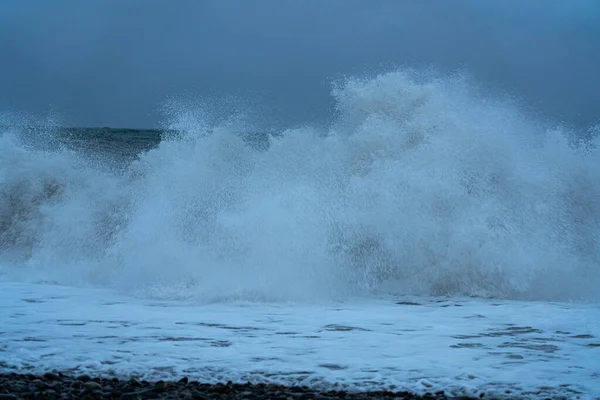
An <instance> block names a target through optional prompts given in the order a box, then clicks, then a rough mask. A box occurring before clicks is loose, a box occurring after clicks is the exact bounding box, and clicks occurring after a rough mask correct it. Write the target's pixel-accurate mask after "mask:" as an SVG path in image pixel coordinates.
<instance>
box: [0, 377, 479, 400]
mask: <svg viewBox="0 0 600 400" xmlns="http://www.w3.org/2000/svg"><path fill="white" fill-rule="evenodd" d="M479 398H484V399H491V397H486V396H484V395H480V396H479V397H478V398H475V397H448V396H447V395H446V394H445V393H444V392H441V391H440V392H436V393H425V394H424V395H422V396H421V395H417V394H414V393H410V392H390V391H370V392H351V391H321V390H316V389H311V388H308V387H304V386H285V385H276V384H263V383H259V384H252V383H250V382H248V383H245V384H234V383H231V382H227V383H217V384H204V383H200V382H197V381H191V380H189V379H188V378H187V377H184V378H181V379H180V380H179V381H162V380H161V381H153V382H149V381H142V380H137V379H135V378H131V379H129V380H123V379H117V378H101V377H92V376H89V375H80V376H72V375H65V374H62V373H60V372H59V373H50V372H49V373H46V374H44V375H33V374H17V373H2V374H0V400H16V399H57V400H58V399H136V400H137V399H265V400H267V399H285V400H311V399H315V400H316V399H320V400H327V399H345V400H366V399H404V400H421V399H422V400H425V399H427V400H433V399H435V400H450V399H454V400H458V399H460V400H475V399H479Z"/></svg>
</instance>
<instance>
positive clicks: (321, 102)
mask: <svg viewBox="0 0 600 400" xmlns="http://www.w3.org/2000/svg"><path fill="white" fill-rule="evenodd" d="M424 64H432V65H434V66H436V67H437V68H439V69H442V70H455V69H457V68H461V69H466V70H467V71H469V72H470V73H471V74H472V75H474V76H475V77H476V78H477V79H478V80H480V81H481V82H483V83H484V84H486V85H491V86H494V87H496V88H499V89H501V90H507V91H509V92H512V93H513V94H515V95H517V96H521V97H522V99H523V100H524V101H526V102H528V103H529V104H530V105H531V106H533V107H535V108H537V109H538V111H540V112H541V113H543V114H546V115H548V116H550V117H551V118H555V119H559V120H564V121H566V122H572V123H577V124H584V125H585V124H590V123H593V122H594V121H597V120H598V118H599V116H600V73H599V72H598V71H600V2H599V1H597V0H527V1H518V0H495V1H492V0H489V1H478V0H453V1H449V0H360V1H359V0H335V1H334V0H302V1H301V0H210V1H209V0H207V1H201V0H176V1H166V0H161V1H159V0H85V1H81V0H53V1H33V0H30V1H28V0H2V1H0V109H3V110H19V111H26V112H31V113H43V112H45V111H48V110H49V109H53V110H56V111H58V112H60V113H61V114H62V115H63V116H64V117H65V120H66V121H67V123H68V124H72V125H79V126H81V125H85V126H114V127H152V126H155V125H156V123H157V120H158V118H159V115H158V113H157V112H156V110H157V108H158V107H160V105H161V104H162V103H163V102H164V100H165V99H166V98H167V97H169V96H187V97H206V96H209V97H210V96H220V95H237V96H241V97H244V98H247V99H249V100H251V101H252V102H254V103H255V104H260V105H261V107H262V109H263V111H264V112H265V113H266V114H269V115H271V116H274V117H276V118H278V119H279V120H282V121H286V122H290V123H301V122H306V121H314V120H319V119H322V118H324V117H326V116H327V115H328V112H329V108H330V107H331V99H330V95H329V90H330V83H329V82H330V78H332V77H335V76H336V75H338V74H354V73H356V74H364V73H365V72H369V71H371V72H373V71H382V70H386V69H391V68H393V67H394V66H396V65H424ZM50 105H52V106H51V107H50Z"/></svg>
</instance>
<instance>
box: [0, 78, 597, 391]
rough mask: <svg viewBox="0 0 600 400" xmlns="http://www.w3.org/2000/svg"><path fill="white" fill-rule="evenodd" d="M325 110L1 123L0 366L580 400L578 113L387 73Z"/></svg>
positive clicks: (341, 93)
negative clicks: (566, 116) (314, 114)
mask: <svg viewBox="0 0 600 400" xmlns="http://www.w3.org/2000/svg"><path fill="white" fill-rule="evenodd" d="M332 102H333V103H335V109H334V111H333V112H332V115H333V116H332V118H331V121H329V122H328V123H327V124H326V125H325V126H324V125H323V124H320V123H319V124H316V123H315V124H304V125H294V126H289V127H287V128H286V129H277V130H275V129H273V130H268V129H266V130H256V129H254V128H252V127H251V126H250V124H247V123H246V122H245V121H246V120H245V117H244V116H243V115H236V114H235V113H232V114H231V115H230V116H229V117H228V118H220V119H216V118H213V117H214V116H213V115H211V110H210V107H197V108H193V107H189V106H186V105H185V104H182V105H172V106H171V107H170V108H168V109H169V110H170V111H169V112H167V113H166V116H165V118H164V123H163V126H161V127H160V129H156V130H120V129H109V128H68V129H67V128H61V127H60V125H59V124H53V123H50V122H48V121H41V122H40V121H36V120H32V119H31V118H28V117H24V116H22V115H18V114H15V113H10V112H4V113H0V126H1V127H0V310H1V311H0V373H1V374H4V375H3V376H8V375H9V374H10V373H18V374H36V375H43V374H45V373H46V374H48V373H51V374H50V375H48V376H50V377H56V375H53V374H58V373H60V374H65V375H71V376H81V375H84V376H88V378H89V377H95V376H96V377H105V378H107V379H108V378H119V379H130V378H131V377H135V379H138V380H140V381H144V380H145V381H152V382H156V381H174V382H176V381H178V380H180V379H181V378H182V377H184V376H185V377H186V378H187V379H189V380H190V381H197V382H203V383H209V384H216V383H219V382H220V383H226V382H228V381H231V385H235V384H238V383H239V384H242V383H246V382H252V383H253V384H259V383H263V384H282V385H286V387H306V388H308V389H310V390H316V391H322V393H327V391H331V390H336V391H341V390H343V391H345V392H344V393H348V395H350V394H352V393H354V394H357V393H358V394H359V393H367V392H370V391H383V390H385V391H389V393H387V394H385V395H381V396H382V397H381V398H383V397H385V396H392V392H393V393H398V392H410V393H413V394H415V395H424V394H426V393H430V394H432V396H434V395H435V394H436V393H437V396H441V395H442V394H441V393H442V392H443V395H444V396H448V397H458V396H473V397H477V396H482V397H484V398H533V399H538V398H539V399H544V398H565V399H571V398H573V399H575V398H577V399H595V398H598V396H600V361H599V360H600V307H599V305H600V289H599V288H600V150H599V149H598V144H599V143H598V142H599V140H598V133H599V132H600V129H599V128H598V126H596V127H594V126H592V127H589V128H585V129H582V128H570V127H568V126H563V125H560V124H556V123H551V122H549V121H546V120H543V119H542V118H540V117H538V116H535V115H532V114H531V113H529V112H528V111H527V110H526V109H525V108H523V107H521V106H519V103H518V102H516V101H515V102H513V101H510V100H509V99H505V98H498V97H494V96H493V95H490V94H489V93H488V94H486V93H483V92H482V91H480V90H478V88H477V87H476V85H474V84H472V83H471V82H469V81H468V80H466V79H463V78H461V77H456V76H448V77H428V76H422V75H420V74H415V73H412V72H409V71H403V70H399V71H395V72H390V73H386V74H381V75H378V76H376V77H372V78H347V79H345V80H344V81H343V82H340V83H339V84H337V85H335V86H334V89H333V90H332ZM217 120H218V121H217ZM215 121H217V122H215ZM57 379H58V378H57ZM187 379H186V381H185V382H184V383H185V384H187ZM82 381H83V382H84V383H85V385H88V386H86V387H87V388H88V389H90V388H93V386H94V385H91V384H90V383H89V380H88V379H87V378H86V379H82ZM82 385H84V384H82ZM85 385H84V386H85ZM84 389H85V388H84ZM48 390H54V389H51V388H50V389H48ZM90 390H91V389H90ZM191 396H192V397H193V394H191ZM242 397H243V396H242ZM242 397H240V398H242ZM198 398H199V397H198ZM284 398H285V397H284ZM287 398H289V397H287ZM292 398H295V397H294V396H292ZM298 398H300V397H298Z"/></svg>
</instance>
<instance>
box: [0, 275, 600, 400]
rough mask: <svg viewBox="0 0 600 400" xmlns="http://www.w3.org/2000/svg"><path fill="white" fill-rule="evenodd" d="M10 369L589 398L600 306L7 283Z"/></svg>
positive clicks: (599, 338)
mask: <svg viewBox="0 0 600 400" xmlns="http://www.w3.org/2000/svg"><path fill="white" fill-rule="evenodd" d="M0 288H1V290H0V303H1V304H2V315H3V317H2V327H1V328H0V336H1V337H2V345H1V347H0V366H1V369H2V370H4V371H22V372H23V371H26V372H42V371H47V370H52V369H57V370H60V371H65V370H67V371H71V372H72V373H75V374H77V373H92V374H98V373H100V374H103V375H116V376H121V377H123V376H131V375H134V376H138V377H141V378H145V379H169V378H171V379H178V378H180V377H181V376H183V375H186V376H188V377H190V378H193V379H198V380H202V381H205V382H219V381H220V382H224V381H228V380H232V381H235V382H245V381H246V380H250V381H252V382H277V383H287V384H294V385H308V386H311V387H317V388H332V387H338V388H346V389H352V390H368V389H374V390H381V389H383V388H387V389H394V390H411V391H416V392H419V393H424V392H435V391H438V390H445V391H446V392H447V393H449V394H454V395H460V394H471V395H478V394H480V393H482V392H485V393H487V394H488V396H489V395H491V394H494V395H499V396H506V397H508V398H510V397H513V396H527V397H531V398H546V397H553V398H557V397H558V396H564V397H566V398H579V399H593V398H597V396H598V394H600V363H599V362H598V360H599V359H600V324H599V323H598V321H600V308H598V306H597V305H576V304H567V303H547V302H545V303H543V302H518V301H499V300H498V301H490V300H479V299H467V298H441V297H437V298H433V297H428V298H423V297H422V298H415V297H410V298H409V297H402V298H389V297H388V298H370V299H347V300H346V301H342V302H331V303H329V304H325V305H324V304H321V305H306V304H304V305H303V304H265V303H250V302H241V303H239V302H238V303H229V304H227V303H218V304H204V305H200V304H197V303H194V302H189V301H150V300H143V299H134V298H131V297H125V296H122V295H118V294H115V293H112V292H109V291H106V290H102V289H95V290H94V289H76V288H67V287H60V286H53V285H39V284H38V285H36V284H24V283H10V282H2V283H0Z"/></svg>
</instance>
